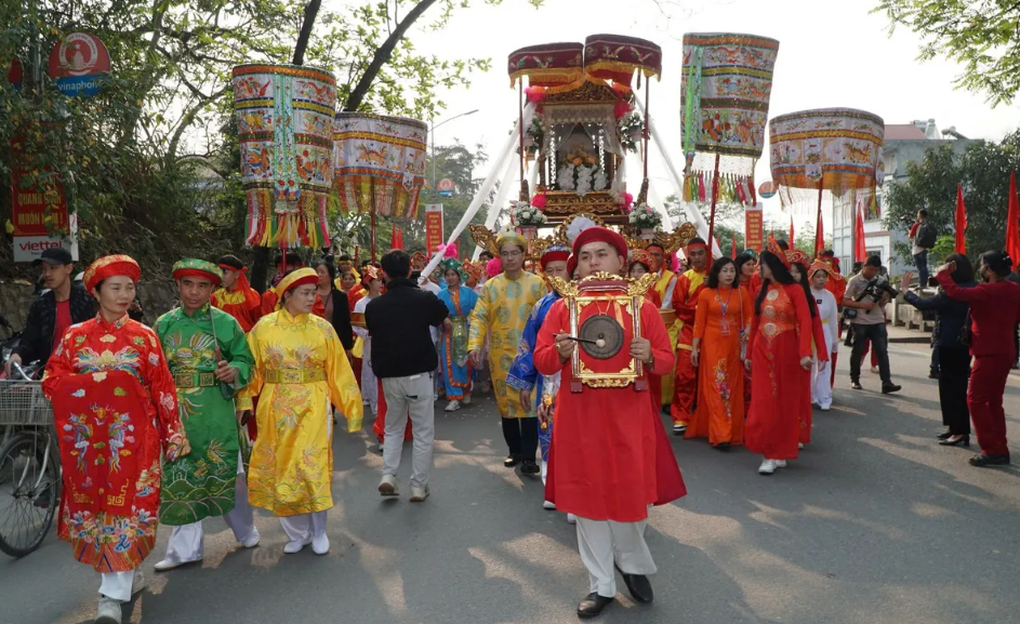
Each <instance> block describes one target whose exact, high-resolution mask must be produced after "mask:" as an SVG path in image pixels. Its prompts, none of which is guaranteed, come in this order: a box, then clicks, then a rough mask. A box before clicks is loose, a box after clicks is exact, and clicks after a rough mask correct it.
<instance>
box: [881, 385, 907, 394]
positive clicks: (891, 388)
mask: <svg viewBox="0 0 1020 624" xmlns="http://www.w3.org/2000/svg"><path fill="white" fill-rule="evenodd" d="M902 389H903V386H898V385H896V384H883V385H882V394H892V393H893V392H899V391H900V390H902Z"/></svg>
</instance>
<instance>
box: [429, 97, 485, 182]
mask: <svg viewBox="0 0 1020 624" xmlns="http://www.w3.org/2000/svg"><path fill="white" fill-rule="evenodd" d="M477 112H478V109H477V108H476V109H474V110H470V111H468V112H466V113H461V114H459V115H454V116H453V117H450V118H449V119H444V120H443V121H440V122H439V123H435V118H433V119H432V120H431V123H432V129H431V130H430V131H429V135H430V137H431V139H432V196H433V198H435V199H438V197H439V189H438V188H436V128H438V127H440V126H442V125H443V124H448V123H450V122H451V121H453V120H454V119H460V118H461V117H467V116H468V115H474V114H475V113H477Z"/></svg>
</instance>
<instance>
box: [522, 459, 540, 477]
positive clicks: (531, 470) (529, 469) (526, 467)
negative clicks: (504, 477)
mask: <svg viewBox="0 0 1020 624" xmlns="http://www.w3.org/2000/svg"><path fill="white" fill-rule="evenodd" d="M540 472H542V469H541V468H539V467H538V464H536V463H535V460H533V459H525V460H524V461H523V462H521V474H532V475H535V474H538V473H540Z"/></svg>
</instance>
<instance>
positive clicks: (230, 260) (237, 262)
mask: <svg viewBox="0 0 1020 624" xmlns="http://www.w3.org/2000/svg"><path fill="white" fill-rule="evenodd" d="M217 264H219V265H220V268H221V269H222V268H226V267H230V268H231V269H234V270H235V271H243V270H244V263H243V262H241V259H240V258H238V257H237V256H232V255H230V254H227V255H225V256H223V257H222V258H220V261H219V262H218V263H217Z"/></svg>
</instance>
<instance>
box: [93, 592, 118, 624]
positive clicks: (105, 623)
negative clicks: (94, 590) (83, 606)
mask: <svg viewBox="0 0 1020 624" xmlns="http://www.w3.org/2000/svg"><path fill="white" fill-rule="evenodd" d="M120 618H121V607H120V601H119V600H114V599H113V598H110V597H109V596H104V595H102V594H99V607H98V608H97V609H96V624H120Z"/></svg>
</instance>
